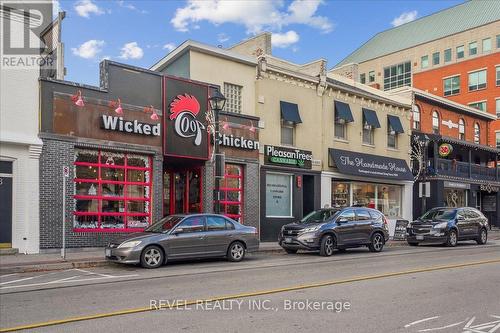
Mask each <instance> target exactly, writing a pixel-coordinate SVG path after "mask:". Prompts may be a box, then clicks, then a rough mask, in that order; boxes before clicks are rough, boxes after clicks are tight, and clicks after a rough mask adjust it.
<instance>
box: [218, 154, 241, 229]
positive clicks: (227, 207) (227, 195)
mask: <svg viewBox="0 0 500 333" xmlns="http://www.w3.org/2000/svg"><path fill="white" fill-rule="evenodd" d="M243 182H244V177H243V166H242V165H238V164H226V168H225V172H224V179H223V180H222V181H221V188H220V189H221V201H220V204H221V207H220V211H221V212H222V214H224V215H226V216H227V217H230V218H232V219H233V220H236V221H238V222H240V223H243V193H244V192H243Z"/></svg>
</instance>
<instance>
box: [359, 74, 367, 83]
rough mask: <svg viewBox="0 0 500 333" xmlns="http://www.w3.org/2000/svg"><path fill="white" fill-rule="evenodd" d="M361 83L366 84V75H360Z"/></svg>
mask: <svg viewBox="0 0 500 333" xmlns="http://www.w3.org/2000/svg"><path fill="white" fill-rule="evenodd" d="M359 82H360V83H363V84H365V83H366V74H365V73H362V74H359Z"/></svg>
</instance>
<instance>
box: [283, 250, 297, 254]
mask: <svg viewBox="0 0 500 333" xmlns="http://www.w3.org/2000/svg"><path fill="white" fill-rule="evenodd" d="M285 252H286V253H288V254H295V253H297V250H294V249H285Z"/></svg>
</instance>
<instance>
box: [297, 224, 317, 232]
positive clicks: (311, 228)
mask: <svg viewBox="0 0 500 333" xmlns="http://www.w3.org/2000/svg"><path fill="white" fill-rule="evenodd" d="M320 228H321V226H320V225H317V226H314V227H309V228H305V229H302V230H301V233H306V232H314V231H318V230H319V229H320Z"/></svg>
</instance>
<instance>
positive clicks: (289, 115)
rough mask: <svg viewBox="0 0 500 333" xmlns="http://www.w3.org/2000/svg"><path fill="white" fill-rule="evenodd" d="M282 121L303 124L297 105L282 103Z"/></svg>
mask: <svg viewBox="0 0 500 333" xmlns="http://www.w3.org/2000/svg"><path fill="white" fill-rule="evenodd" d="M280 109H281V119H283V120H285V121H291V122H292V123H295V124H299V123H301V122H302V119H300V114H299V106H298V105H297V104H293V103H288V102H283V101H280Z"/></svg>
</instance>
